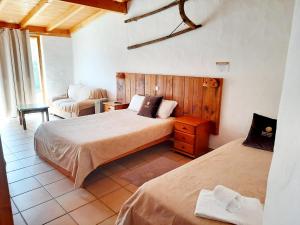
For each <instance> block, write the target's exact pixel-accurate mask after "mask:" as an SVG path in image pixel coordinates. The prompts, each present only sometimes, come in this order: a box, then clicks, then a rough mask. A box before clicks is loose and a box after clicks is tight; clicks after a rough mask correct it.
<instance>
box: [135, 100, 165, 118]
mask: <svg viewBox="0 0 300 225" xmlns="http://www.w3.org/2000/svg"><path fill="white" fill-rule="evenodd" d="M162 99H163V97H162V96H159V97H158V96H146V97H145V99H144V102H143V105H142V107H141V109H140V111H139V112H138V115H140V116H145V117H150V118H155V117H156V113H157V111H158V108H159V106H160V103H161V102H162Z"/></svg>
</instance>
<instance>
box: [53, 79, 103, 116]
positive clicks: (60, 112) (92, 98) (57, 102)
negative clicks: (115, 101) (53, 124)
mask: <svg viewBox="0 0 300 225" xmlns="http://www.w3.org/2000/svg"><path fill="white" fill-rule="evenodd" d="M107 100H108V99H107V92H106V90H104V89H100V88H90V87H87V86H84V85H70V86H69V88H68V91H67V93H66V94H64V95H60V96H56V97H54V98H52V100H51V105H50V113H52V114H54V115H56V116H59V117H62V118H73V117H78V116H85V115H90V114H94V113H99V112H103V102H105V101H107Z"/></svg>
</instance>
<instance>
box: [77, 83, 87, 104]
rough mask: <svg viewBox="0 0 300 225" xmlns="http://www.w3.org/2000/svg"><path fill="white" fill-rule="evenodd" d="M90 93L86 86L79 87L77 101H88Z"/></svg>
mask: <svg viewBox="0 0 300 225" xmlns="http://www.w3.org/2000/svg"><path fill="white" fill-rule="evenodd" d="M90 93H91V88H89V87H86V86H81V88H80V91H79V93H78V95H77V99H76V100H77V101H84V100H86V99H89V97H90Z"/></svg>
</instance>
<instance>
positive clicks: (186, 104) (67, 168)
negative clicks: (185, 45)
mask: <svg viewBox="0 0 300 225" xmlns="http://www.w3.org/2000/svg"><path fill="white" fill-rule="evenodd" d="M116 83H117V99H118V101H121V102H126V103H128V102H130V100H131V98H132V96H133V95H134V94H141V95H162V96H164V98H165V99H173V100H176V101H177V102H178V107H177V108H176V109H175V112H174V115H175V116H178V115H183V114H191V115H194V116H198V117H201V118H205V119H208V120H210V121H212V123H213V124H214V129H213V130H212V132H213V133H215V134H217V133H218V127H219V120H220V106H221V94H222V83H223V80H222V79H220V78H204V77H184V76H181V77H180V76H162V75H157V76H156V75H145V74H132V73H118V74H117V76H116ZM173 126H174V119H172V118H167V119H160V118H155V119H153V118H147V117H142V116H139V115H137V112H134V111H132V110H129V109H125V110H116V111H112V112H106V113H99V114H95V115H90V116H84V117H79V118H73V119H68V120H58V121H52V122H50V123H44V124H41V125H40V127H39V128H38V129H37V131H36V133H35V136H34V140H35V150H36V151H37V153H38V155H39V156H40V157H41V158H43V159H44V160H46V161H48V162H49V163H50V164H51V165H52V166H54V167H55V168H56V169H58V170H60V171H61V172H62V173H64V174H65V175H66V176H68V177H70V178H72V179H73V180H75V186H77V187H79V186H81V185H82V183H83V181H84V179H85V178H86V177H87V176H88V174H89V173H91V172H92V171H93V170H95V169H96V168H97V167H98V166H101V165H103V164H106V163H109V162H112V161H114V160H116V159H119V158H121V157H124V156H127V155H129V154H132V153H134V152H137V151H139V150H142V149H145V148H147V147H150V146H152V145H155V144H158V143H160V142H162V141H165V140H167V139H168V138H170V136H171V134H172V132H173Z"/></svg>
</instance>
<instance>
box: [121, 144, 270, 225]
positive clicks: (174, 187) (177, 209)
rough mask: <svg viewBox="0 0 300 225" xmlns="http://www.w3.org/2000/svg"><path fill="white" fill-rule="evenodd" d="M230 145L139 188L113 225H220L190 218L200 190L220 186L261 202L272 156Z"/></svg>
mask: <svg viewBox="0 0 300 225" xmlns="http://www.w3.org/2000/svg"><path fill="white" fill-rule="evenodd" d="M242 141H243V139H239V140H235V141H233V142H230V143H228V144H226V145H224V146H222V147H220V148H218V149H216V150H214V151H212V152H210V153H208V154H206V155H204V156H202V157H200V158H198V159H195V160H193V161H191V162H190V163H187V164H185V165H184V166H182V167H179V168H177V169H175V170H173V171H171V172H169V173H166V174H164V175H162V176H160V177H158V178H156V179H153V180H151V181H149V182H147V183H145V184H144V185H142V186H141V187H140V188H139V189H138V190H137V192H136V193H135V194H134V195H133V196H132V197H131V198H129V199H128V201H127V202H125V203H124V205H123V207H122V209H121V211H120V213H119V216H118V219H117V223H116V224H117V225H129V224H130V225H222V224H227V223H223V222H218V221H214V220H208V219H204V218H199V217H196V216H194V210H195V206H196V202H197V198H198V195H199V192H200V190H201V189H203V188H205V189H213V188H214V187H215V186H216V185H218V184H221V185H224V186H227V187H229V188H231V189H233V190H236V191H238V192H240V193H241V194H242V195H245V196H249V197H255V198H258V199H260V201H261V202H262V203H263V202H264V200H265V194H266V186H267V177H268V172H269V168H270V164H271V158H272V153H271V152H268V151H263V150H258V149H254V148H250V147H246V146H243V145H242Z"/></svg>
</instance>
